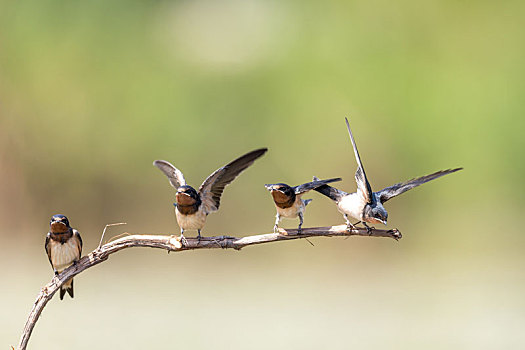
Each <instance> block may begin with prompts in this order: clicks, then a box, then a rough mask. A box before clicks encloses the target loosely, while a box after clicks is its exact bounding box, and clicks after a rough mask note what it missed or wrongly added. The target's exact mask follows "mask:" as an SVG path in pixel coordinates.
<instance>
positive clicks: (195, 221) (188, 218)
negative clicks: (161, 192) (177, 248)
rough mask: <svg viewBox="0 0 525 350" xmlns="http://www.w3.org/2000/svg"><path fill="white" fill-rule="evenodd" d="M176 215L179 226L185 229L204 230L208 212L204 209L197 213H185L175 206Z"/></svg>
mask: <svg viewBox="0 0 525 350" xmlns="http://www.w3.org/2000/svg"><path fill="white" fill-rule="evenodd" d="M175 216H176V217H177V223H178V224H179V227H180V228H182V229H183V230H202V228H203V227H204V224H205V223H206V214H205V213H204V211H202V210H198V211H197V212H196V213H195V214H191V215H184V214H181V213H180V212H179V210H178V209H177V208H175Z"/></svg>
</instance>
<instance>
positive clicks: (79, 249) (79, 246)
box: [73, 229, 83, 257]
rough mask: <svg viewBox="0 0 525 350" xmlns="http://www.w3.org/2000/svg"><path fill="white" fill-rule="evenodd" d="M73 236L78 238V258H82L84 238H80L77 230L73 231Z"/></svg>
mask: <svg viewBox="0 0 525 350" xmlns="http://www.w3.org/2000/svg"><path fill="white" fill-rule="evenodd" d="M73 235H75V237H77V238H78V256H79V257H80V256H82V245H83V243H82V237H80V232H78V231H77V230H75V229H73Z"/></svg>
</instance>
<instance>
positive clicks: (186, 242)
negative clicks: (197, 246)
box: [180, 228, 188, 245]
mask: <svg viewBox="0 0 525 350" xmlns="http://www.w3.org/2000/svg"><path fill="white" fill-rule="evenodd" d="M180 242H181V243H182V245H188V240H187V239H186V237H184V229H183V228H181V229H180Z"/></svg>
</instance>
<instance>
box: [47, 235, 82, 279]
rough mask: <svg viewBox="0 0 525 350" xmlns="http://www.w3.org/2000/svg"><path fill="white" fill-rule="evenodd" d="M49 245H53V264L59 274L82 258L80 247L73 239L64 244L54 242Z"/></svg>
mask: <svg viewBox="0 0 525 350" xmlns="http://www.w3.org/2000/svg"><path fill="white" fill-rule="evenodd" d="M49 244H50V245H51V262H52V263H53V266H54V268H55V269H56V270H57V271H58V272H62V271H63V270H65V269H66V268H67V267H69V266H70V265H71V264H73V261H75V260H78V259H79V258H80V254H79V251H78V245H77V243H76V242H75V239H73V238H71V239H69V240H68V241H67V242H65V243H64V244H61V243H60V242H55V241H53V240H51V241H50V242H49Z"/></svg>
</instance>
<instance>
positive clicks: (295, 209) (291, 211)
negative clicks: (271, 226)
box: [275, 197, 305, 219]
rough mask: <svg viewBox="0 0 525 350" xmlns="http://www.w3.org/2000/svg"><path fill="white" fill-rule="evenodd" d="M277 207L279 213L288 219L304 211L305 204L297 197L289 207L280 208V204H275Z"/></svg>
mask: <svg viewBox="0 0 525 350" xmlns="http://www.w3.org/2000/svg"><path fill="white" fill-rule="evenodd" d="M275 207H276V208H277V213H278V214H279V215H280V216H281V217H283V218H287V219H293V218H296V217H297V216H298V215H299V213H304V209H305V205H304V203H303V201H302V200H301V198H299V197H298V198H297V199H296V200H295V202H294V204H293V205H292V206H291V207H289V208H279V207H278V206H275Z"/></svg>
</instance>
